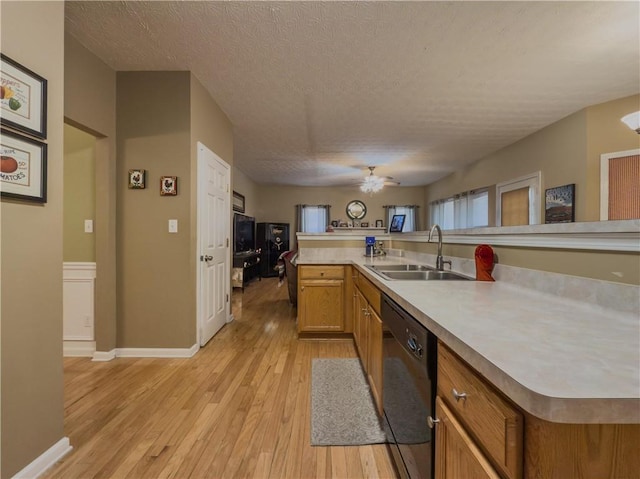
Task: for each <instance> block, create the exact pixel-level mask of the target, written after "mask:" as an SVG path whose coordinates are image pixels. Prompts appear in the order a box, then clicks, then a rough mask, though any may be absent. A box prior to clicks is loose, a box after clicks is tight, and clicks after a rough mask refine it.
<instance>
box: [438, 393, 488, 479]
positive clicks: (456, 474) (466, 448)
mask: <svg viewBox="0 0 640 479" xmlns="http://www.w3.org/2000/svg"><path fill="white" fill-rule="evenodd" d="M436 417H437V418H438V419H439V420H440V422H439V423H438V424H437V425H436V428H435V433H436V479H460V478H465V479H500V476H499V475H498V473H497V472H496V471H495V469H494V468H493V467H492V466H491V464H490V463H489V461H488V460H487V459H486V457H484V455H483V454H482V452H481V451H480V449H478V446H476V445H475V443H474V442H473V440H472V439H471V437H470V436H469V435H468V434H467V432H466V431H465V430H464V428H463V427H462V425H461V424H460V423H459V422H458V421H457V420H456V418H455V416H454V415H453V413H452V412H451V411H450V410H449V409H448V408H447V406H445V404H444V403H443V402H442V399H440V396H438V397H436Z"/></svg>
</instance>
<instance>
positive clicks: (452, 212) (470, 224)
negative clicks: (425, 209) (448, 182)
mask: <svg viewBox="0 0 640 479" xmlns="http://www.w3.org/2000/svg"><path fill="white" fill-rule="evenodd" d="M429 216H430V218H431V223H432V224H437V225H440V228H442V229H443V230H452V229H459V228H476V227H479V226H487V225H488V224H489V190H488V189H487V188H483V189H480V190H472V191H466V192H464V193H460V194H457V195H454V196H452V197H450V198H445V199H443V200H437V201H433V202H431V203H430V204H429Z"/></svg>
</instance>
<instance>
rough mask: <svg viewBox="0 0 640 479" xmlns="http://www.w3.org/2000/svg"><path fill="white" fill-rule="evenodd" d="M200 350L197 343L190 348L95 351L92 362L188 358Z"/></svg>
mask: <svg viewBox="0 0 640 479" xmlns="http://www.w3.org/2000/svg"><path fill="white" fill-rule="evenodd" d="M199 350H200V346H199V345H198V343H196V344H194V345H193V346H191V347H190V348H116V349H112V350H111V351H106V352H105V351H96V352H95V353H94V354H93V361H111V360H112V359H115V358H190V357H193V356H194V355H195V354H196V353H197V352H198V351H199Z"/></svg>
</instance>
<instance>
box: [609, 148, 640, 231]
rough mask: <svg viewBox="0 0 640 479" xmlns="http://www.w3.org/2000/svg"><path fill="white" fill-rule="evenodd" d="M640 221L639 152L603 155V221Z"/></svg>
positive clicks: (630, 151)
mask: <svg viewBox="0 0 640 479" xmlns="http://www.w3.org/2000/svg"><path fill="white" fill-rule="evenodd" d="M635 218H640V150H628V151H619V152H617V153H607V154H605V155H600V219H601V220H629V219H635Z"/></svg>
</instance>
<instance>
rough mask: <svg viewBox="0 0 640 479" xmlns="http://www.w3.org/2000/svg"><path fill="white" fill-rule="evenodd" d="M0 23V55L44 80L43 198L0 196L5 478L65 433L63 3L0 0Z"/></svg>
mask: <svg viewBox="0 0 640 479" xmlns="http://www.w3.org/2000/svg"><path fill="white" fill-rule="evenodd" d="M0 23H1V32H2V33H1V42H2V53H4V54H6V55H7V56H9V57H10V58H12V59H13V60H15V61H17V62H19V63H20V64H22V65H24V66H25V67H27V68H29V69H31V70H33V71H34V72H36V73H38V74H39V75H41V76H43V77H44V78H46V79H47V82H48V83H47V88H48V92H47V139H46V143H47V144H48V145H49V146H48V165H49V168H48V172H47V203H46V204H44V205H40V204H34V203H30V202H24V201H19V200H8V199H4V198H3V199H2V201H1V202H0V217H1V226H2V227H1V229H2V231H1V234H0V241H1V243H0V244H1V248H2V249H1V253H2V254H1V256H2V257H1V267H0V282H1V287H0V290H1V292H0V294H1V307H0V315H1V325H0V327H1V330H2V337H1V348H0V349H1V359H0V363H1V365H0V368H1V371H0V375H1V392H0V406H1V409H2V411H1V428H0V430H1V441H0V442H1V450H2V452H1V468H2V469H1V471H0V476H1V477H3V478H4V477H6V478H9V477H12V476H13V475H15V474H16V473H17V472H19V471H20V470H22V469H23V468H24V467H25V466H27V465H28V464H30V463H31V462H32V461H34V460H35V459H36V458H38V457H39V456H40V455H41V454H43V453H44V452H45V451H46V450H48V449H49V448H51V447H52V446H53V445H54V444H56V443H58V441H60V440H61V439H63V437H64V428H63V420H64V403H63V376H62V208H63V206H62V203H63V198H62V188H63V172H62V164H63V108H64V105H63V101H64V83H63V82H64V72H63V70H62V68H61V66H62V65H63V63H64V2H2V17H1V22H0Z"/></svg>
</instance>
